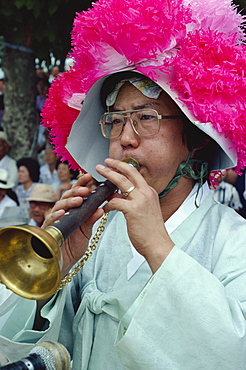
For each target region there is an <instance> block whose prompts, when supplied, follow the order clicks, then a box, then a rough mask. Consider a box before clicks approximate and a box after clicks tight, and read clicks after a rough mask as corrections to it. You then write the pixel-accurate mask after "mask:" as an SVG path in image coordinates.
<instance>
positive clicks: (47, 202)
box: [26, 184, 56, 227]
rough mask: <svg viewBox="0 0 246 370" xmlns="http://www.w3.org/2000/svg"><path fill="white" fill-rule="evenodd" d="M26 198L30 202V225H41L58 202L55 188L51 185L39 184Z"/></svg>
mask: <svg viewBox="0 0 246 370" xmlns="http://www.w3.org/2000/svg"><path fill="white" fill-rule="evenodd" d="M26 200H28V201H29V204H30V209H29V212H30V222H29V225H33V226H39V227H41V226H42V224H43V222H44V219H45V217H46V216H47V215H48V214H49V213H50V211H51V209H52V207H53V206H54V204H55V202H56V197H55V192H54V189H53V188H52V186H51V185H46V184H37V185H36V186H35V187H34V188H33V190H32V193H31V195H30V197H28V198H26Z"/></svg>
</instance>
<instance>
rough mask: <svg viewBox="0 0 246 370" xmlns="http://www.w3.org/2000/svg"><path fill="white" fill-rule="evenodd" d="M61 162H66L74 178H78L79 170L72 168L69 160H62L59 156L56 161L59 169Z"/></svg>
mask: <svg viewBox="0 0 246 370" xmlns="http://www.w3.org/2000/svg"><path fill="white" fill-rule="evenodd" d="M60 163H64V164H66V165H67V166H68V168H69V172H70V174H71V175H72V180H75V179H77V177H78V176H79V170H73V169H72V168H70V165H69V162H68V161H62V160H61V159H60V158H58V159H57V161H56V170H57V168H58V166H59V164H60Z"/></svg>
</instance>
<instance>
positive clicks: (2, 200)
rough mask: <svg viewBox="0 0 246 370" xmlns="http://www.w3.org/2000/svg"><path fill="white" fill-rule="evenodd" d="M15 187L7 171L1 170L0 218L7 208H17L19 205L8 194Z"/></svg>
mask: <svg viewBox="0 0 246 370" xmlns="http://www.w3.org/2000/svg"><path fill="white" fill-rule="evenodd" d="M14 185H15V184H14V183H13V182H9V180H8V173H7V171H6V170H4V169H3V168H0V217H1V216H2V214H3V212H4V210H5V208H6V207H15V206H17V203H16V202H15V201H14V200H13V199H12V198H11V197H9V195H8V194H7V191H8V190H10V189H12V188H13V187H14Z"/></svg>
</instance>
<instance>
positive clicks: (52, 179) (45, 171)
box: [40, 146, 59, 185]
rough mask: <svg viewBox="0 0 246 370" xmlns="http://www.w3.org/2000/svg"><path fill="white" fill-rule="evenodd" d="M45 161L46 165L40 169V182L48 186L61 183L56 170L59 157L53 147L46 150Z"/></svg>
mask: <svg viewBox="0 0 246 370" xmlns="http://www.w3.org/2000/svg"><path fill="white" fill-rule="evenodd" d="M44 161H45V164H43V165H42V166H41V167H40V182H41V183H43V184H48V185H52V184H53V183H56V184H57V183H58V181H59V178H58V173H57V169H56V162H57V156H56V153H55V152H53V149H52V147H51V146H47V147H46V148H45V152H44Z"/></svg>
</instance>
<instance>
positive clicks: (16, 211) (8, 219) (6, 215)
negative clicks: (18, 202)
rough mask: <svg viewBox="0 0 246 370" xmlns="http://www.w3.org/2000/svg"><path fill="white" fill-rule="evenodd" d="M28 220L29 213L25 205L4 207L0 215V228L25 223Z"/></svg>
mask: <svg viewBox="0 0 246 370" xmlns="http://www.w3.org/2000/svg"><path fill="white" fill-rule="evenodd" d="M28 222H29V213H28V210H27V209H26V208H25V207H21V206H14V207H5V208H4V211H3V213H2V216H1V217H0V228H1V227H7V226H19V225H26V224H28Z"/></svg>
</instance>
